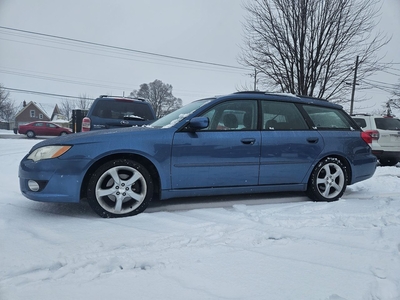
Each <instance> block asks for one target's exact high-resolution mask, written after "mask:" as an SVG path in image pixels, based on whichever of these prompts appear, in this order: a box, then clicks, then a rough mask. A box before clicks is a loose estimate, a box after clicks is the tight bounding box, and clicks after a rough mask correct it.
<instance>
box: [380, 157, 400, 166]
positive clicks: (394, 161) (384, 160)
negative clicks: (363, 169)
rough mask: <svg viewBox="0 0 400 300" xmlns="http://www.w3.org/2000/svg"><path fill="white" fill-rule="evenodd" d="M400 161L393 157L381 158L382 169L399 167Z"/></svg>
mask: <svg viewBox="0 0 400 300" xmlns="http://www.w3.org/2000/svg"><path fill="white" fill-rule="evenodd" d="M398 162H399V161H398V160H397V159H395V158H392V157H387V158H380V159H379V163H380V164H381V166H382V167H393V166H395V165H397V163H398Z"/></svg>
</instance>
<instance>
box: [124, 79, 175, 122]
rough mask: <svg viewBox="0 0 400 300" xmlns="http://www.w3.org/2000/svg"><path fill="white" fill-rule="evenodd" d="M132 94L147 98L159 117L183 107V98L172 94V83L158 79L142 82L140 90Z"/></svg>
mask: <svg viewBox="0 0 400 300" xmlns="http://www.w3.org/2000/svg"><path fill="white" fill-rule="evenodd" d="M130 95H131V96H133V97H142V98H145V99H147V100H148V101H149V102H150V103H151V105H152V106H153V108H154V111H155V113H156V117H157V118H160V117H162V116H164V115H166V114H168V113H170V112H172V111H174V110H177V109H178V108H180V107H182V99H180V98H176V97H174V96H173V94H172V85H170V84H165V83H163V82H162V81H161V80H158V79H156V80H154V81H153V82H150V83H149V84H147V83H143V84H141V85H140V88H139V90H134V91H132V92H131V94H130Z"/></svg>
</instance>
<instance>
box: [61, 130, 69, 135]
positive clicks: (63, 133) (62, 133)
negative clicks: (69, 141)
mask: <svg viewBox="0 0 400 300" xmlns="http://www.w3.org/2000/svg"><path fill="white" fill-rule="evenodd" d="M67 134H68V133H66V132H65V131H63V132H61V133H60V135H67Z"/></svg>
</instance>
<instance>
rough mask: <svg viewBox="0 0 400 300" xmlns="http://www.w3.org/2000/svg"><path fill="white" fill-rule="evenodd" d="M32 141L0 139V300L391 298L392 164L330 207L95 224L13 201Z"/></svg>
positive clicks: (399, 276)
mask: <svg viewBox="0 0 400 300" xmlns="http://www.w3.org/2000/svg"><path fill="white" fill-rule="evenodd" d="M3 132H4V133H8V131H5V130H0V135H2V134H3ZM12 137H15V135H14V134H12ZM39 141H40V140H38V139H26V138H19V139H16V138H14V139H10V138H0V149H1V152H0V165H1V166H2V168H1V171H0V190H1V191H2V193H1V197H0V215H1V219H0V299H1V300H25V299H35V300H36V299H40V300H54V299H57V300H70V299H75V300H98V299H118V300H125V299H126V300H128V299H141V300H146V299H149V300H154V299H162V300H169V299H171V300H181V299H182V300H187V299H191V300H192V299H193V300H197V299H198V300H204V299H208V300H220V299H225V300H229V299H232V300H238V299H246V300H265V299H273V300H288V299H290V300H291V299H301V300H303V299H307V300H372V299H384V300H398V299H400V236H399V228H400V199H399V190H398V187H399V180H400V164H398V165H397V167H396V166H394V167H378V168H377V170H376V172H375V175H374V176H373V177H372V178H370V179H368V180H365V181H362V182H359V183H356V184H354V185H352V186H348V187H347V190H346V192H345V194H344V195H343V197H342V198H341V199H340V200H339V201H336V202H330V203H326V202H320V203H318V202H312V201H309V200H308V198H307V197H306V196H304V195H303V194H302V193H290V194H283V195H282V194H264V195H258V196H254V197H250V196H243V195H242V196H230V197H221V196H220V197H217V198H215V197H214V198H210V197H208V198H206V197H205V198H201V199H183V200H177V199H175V200H168V201H162V202H161V201H160V202H154V203H152V204H150V206H149V207H148V208H147V209H146V211H145V212H143V213H142V214H140V215H137V216H134V217H127V218H120V219H102V218H100V217H99V216H98V215H97V214H95V213H94V212H93V211H92V210H91V209H90V207H89V206H88V205H87V204H85V203H81V204H62V203H40V202H35V201H31V200H28V199H26V198H25V197H24V196H23V195H22V194H21V193H20V191H19V181H18V177H17V176H18V165H19V162H20V160H21V159H22V158H23V156H24V155H25V154H26V153H27V152H28V151H29V149H30V148H31V147H32V146H33V145H34V144H35V143H37V142H39Z"/></svg>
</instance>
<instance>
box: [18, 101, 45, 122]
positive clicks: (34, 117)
mask: <svg viewBox="0 0 400 300" xmlns="http://www.w3.org/2000/svg"><path fill="white" fill-rule="evenodd" d="M22 106H23V107H22V109H21V110H20V111H19V112H18V113H17V114H16V115H15V125H14V127H15V128H18V126H19V125H23V124H27V123H30V122H34V121H50V118H49V117H48V116H47V114H46V113H45V112H44V110H43V109H41V108H40V107H39V106H38V105H37V104H36V103H34V102H32V101H31V102H29V103H28V104H26V101H25V100H24V102H23V105H22Z"/></svg>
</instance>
